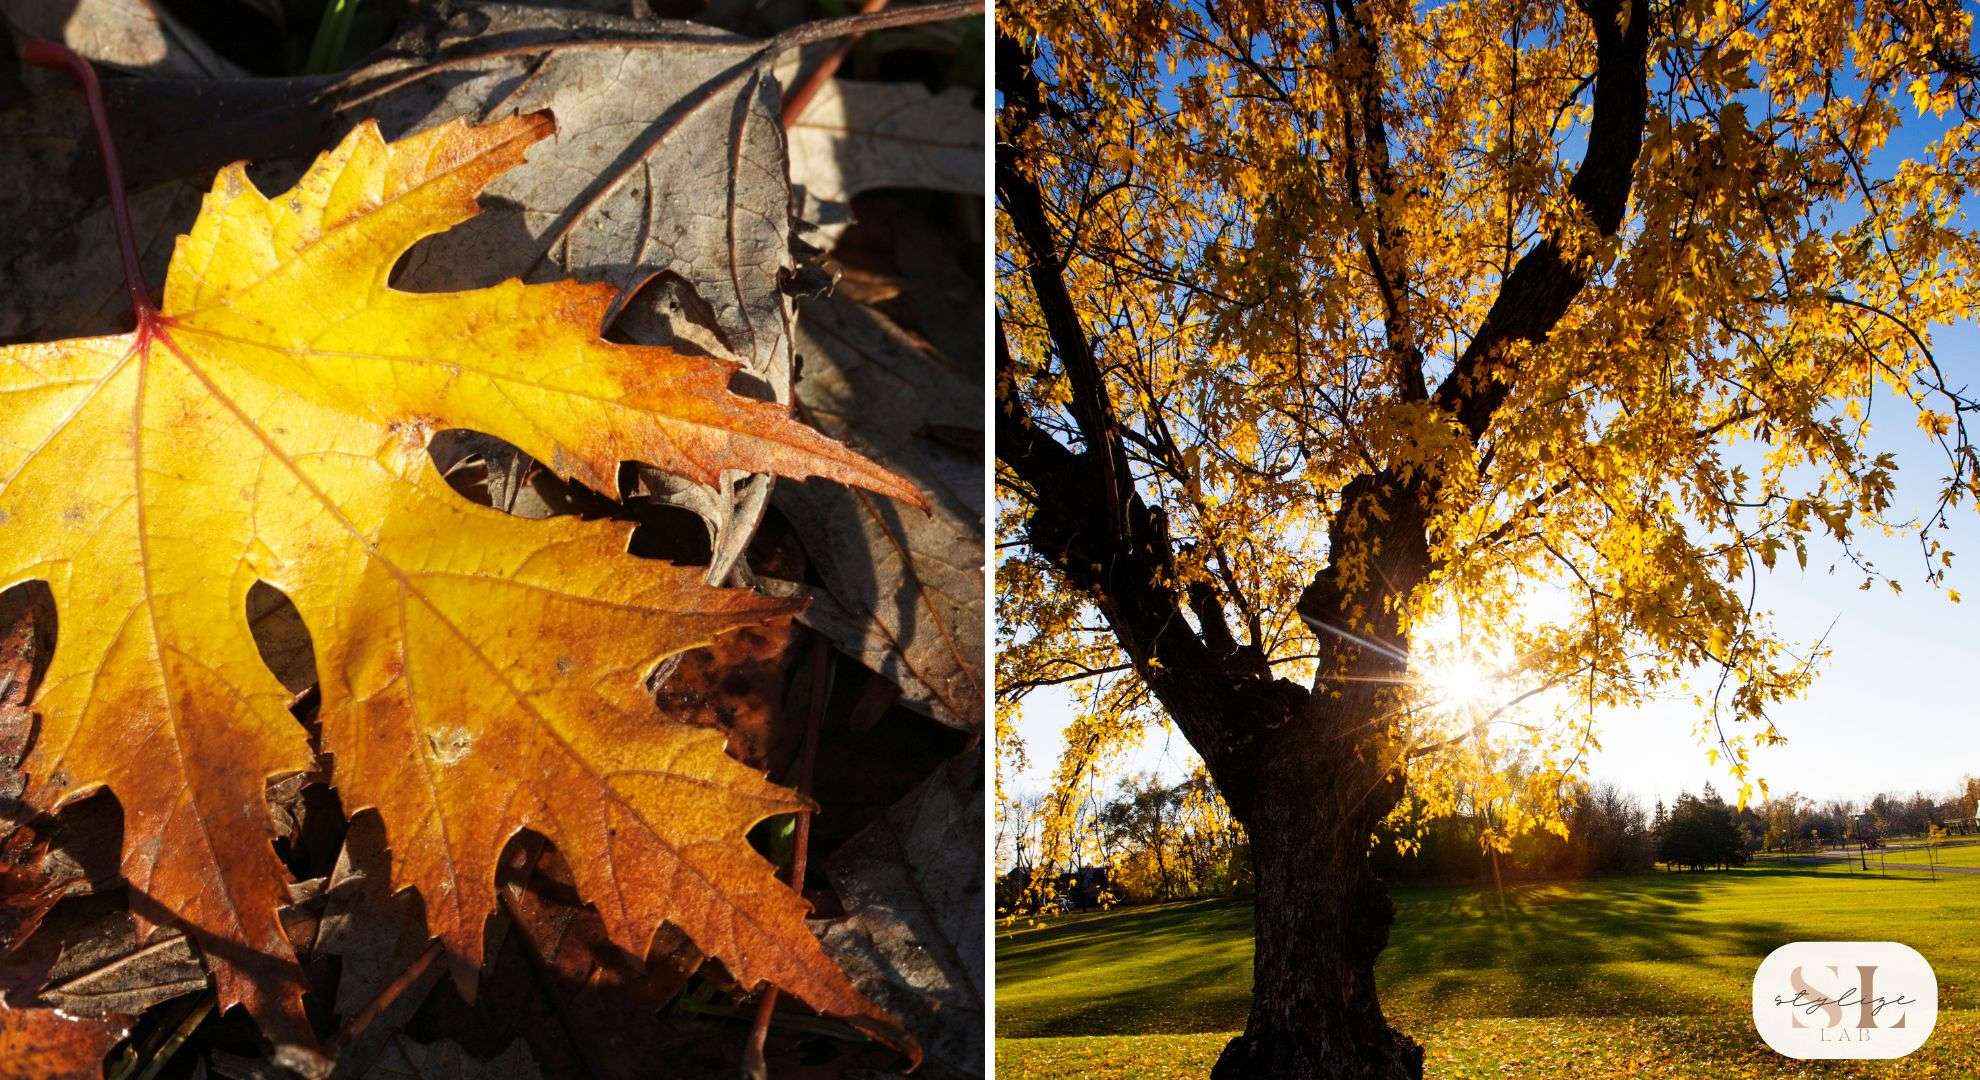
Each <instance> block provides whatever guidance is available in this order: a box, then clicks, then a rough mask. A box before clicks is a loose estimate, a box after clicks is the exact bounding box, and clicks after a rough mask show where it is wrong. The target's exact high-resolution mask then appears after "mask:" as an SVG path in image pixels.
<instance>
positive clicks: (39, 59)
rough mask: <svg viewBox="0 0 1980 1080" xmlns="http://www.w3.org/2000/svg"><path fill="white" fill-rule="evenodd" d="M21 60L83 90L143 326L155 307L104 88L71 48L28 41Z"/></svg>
mask: <svg viewBox="0 0 1980 1080" xmlns="http://www.w3.org/2000/svg"><path fill="white" fill-rule="evenodd" d="M21 59H23V60H25V61H27V62H28V63H30V64H33V65H34V66H35V67H42V68H57V69H60V70H63V71H67V72H68V73H69V74H70V76H72V77H73V78H74V79H75V80H76V84H77V85H78V86H80V87H82V93H83V100H84V101H86V102H88V103H89V122H90V126H91V127H94V128H95V129H96V149H97V152H98V153H100V154H101V155H102V156H103V179H104V182H105V183H107V184H109V186H110V217H111V220H112V221H114V222H115V223H116V226H117V248H118V250H119V251H121V252H122V253H123V256H124V285H125V287H126V288H128V289H129V290H130V293H131V310H132V311H133V312H135V313H136V314H137V317H138V323H139V324H140V325H142V324H143V323H144V322H145V316H146V315H147V314H149V313H150V312H153V311H156V310H157V305H155V304H153V303H152V302H151V293H150V291H149V290H147V289H146V288H145V287H144V272H143V271H142V270H141V269H140V268H139V267H138V254H137V234H136V233H135V231H134V230H132V228H131V208H130V205H129V203H128V202H126V200H125V198H124V170H123V169H122V168H121V167H119V165H118V164H117V143H116V141H115V140H113V139H112V138H111V137H110V118H109V116H108V115H107V114H106V113H105V112H104V111H103V88H102V86H101V85H99V84H98V83H97V81H96V69H95V68H93V67H91V66H90V64H89V61H87V60H84V59H83V58H82V57H80V56H78V55H76V52H75V50H74V49H71V48H69V47H68V46H66V45H59V44H57V43H55V42H53V41H41V40H32V41H29V42H28V43H27V46H26V47H25V48H23V49H22V50H21Z"/></svg>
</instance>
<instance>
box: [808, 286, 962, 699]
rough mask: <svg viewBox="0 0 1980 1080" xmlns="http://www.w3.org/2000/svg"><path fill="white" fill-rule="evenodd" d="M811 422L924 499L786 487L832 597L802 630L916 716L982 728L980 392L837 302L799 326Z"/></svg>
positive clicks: (867, 313)
mask: <svg viewBox="0 0 1980 1080" xmlns="http://www.w3.org/2000/svg"><path fill="white" fill-rule="evenodd" d="M797 330H798V349H799V353H800V355H801V357H802V360H803V368H804V370H803V375H802V378H801V380H800V382H799V384H798V399H799V401H800V402H801V404H802V406H803V408H804V410H805V416H806V418H807V419H809V420H810V421H811V422H812V423H815V424H817V425H818V427H819V428H820V429H821V430H823V431H826V432H830V433H831V434H833V435H835V436H837V437H839V438H842V439H845V440H846V441H847V442H849V443H851V444H852V445H854V446H857V447H858V448H859V449H860V450H862V451H863V452H865V453H867V454H870V455H872V456H873V457H874V459H875V460H878V461H882V462H886V463H887V464H889V465H890V466H892V467H893V468H897V469H899V470H900V471H902V472H903V473H905V474H907V475H908V476H910V477H912V478H913V479H914V481H915V482H916V483H917V484H919V485H920V486H921V487H922V488H923V489H924V490H926V491H928V492H929V493H930V497H931V507H932V509H931V512H929V513H925V514H924V513H915V512H913V511H909V510H905V509H904V508H902V507H900V506H897V505H894V504H890V503H888V502H887V501H886V500H883V499H873V498H868V497H866V496H865V495H864V494H863V493H860V492H851V491H844V490H833V489H830V488H826V487H824V486H822V485H813V484H807V485H803V486H799V485H785V486H784V487H781V488H779V489H778V491H777V493H776V496H775V502H776V504H777V505H778V506H779V507H781V508H782V509H783V511H784V513H785V516H787V517H788V518H790V520H791V524H792V526H793V527H794V528H795V529H796V530H797V532H798V535H799V536H800V537H801V538H802V540H803V543H804V549H805V554H806V555H807V556H809V557H810V560H811V563H812V565H813V566H814V567H815V568H816V570H817V573H818V575H819V577H820V578H821V579H822V580H823V581H824V585H825V587H824V588H823V589H822V590H817V591H815V592H813V593H812V601H813V603H812V606H811V607H810V608H809V609H807V610H806V611H805V614H804V621H805V622H807V623H809V624H810V625H811V626H812V627H814V628H815V629H817V630H819V631H820V632H822V633H824V634H825V635H826V636H828V637H830V638H831V639H832V641H833V643H834V644H836V645H838V646H839V647H840V648H842V649H844V650H846V651H847V652H848V653H851V654H852V655H853V656H856V657H858V658H859V659H860V660H861V662H862V663H864V664H865V665H866V666H867V667H869V668H871V669H872V670H874V671H877V672H879V673H881V674H882V675H885V676H886V677H887V678H889V679H891V680H893V681H894V682H895V683H896V684H898V685H899V686H900V688H901V701H902V703H903V704H906V705H908V706H909V707H911V708H913V709H915V710H917V711H919V712H921V713H924V714H927V715H929V716H933V717H934V718H936V719H937V720H940V721H942V722H943V723H945V724H947V725H949V726H950V727H954V728H959V729H961V730H964V731H980V730H982V727H983V418H982V411H981V410H982V391H981V388H980V387H981V383H980V381H978V380H977V379H974V378H971V377H969V376H967V375H965V374H964V372H963V371H962V370H961V369H960V367H959V366H958V365H955V364H953V363H950V362H948V361H946V360H945V359H944V358H943V357H941V356H938V355H935V354H933V353H931V352H929V351H928V350H926V349H925V348H922V347H920V346H919V345H918V344H917V343H915V342H914V341H912V340H910V338H909V337H908V335H907V334H906V333H905V332H903V331H902V330H901V329H900V328H899V327H898V326H895V325H894V324H893V323H892V322H890V321H889V320H888V319H887V318H886V316H884V315H882V314H880V313H879V312H877V311H875V310H873V309H872V308H869V307H866V306H864V305H861V304H857V303H853V302H852V301H849V300H845V299H842V298H838V297H821V298H818V299H815V300H810V301H807V302H806V303H805V305H804V308H803V318H801V319H799V320H798V324H797Z"/></svg>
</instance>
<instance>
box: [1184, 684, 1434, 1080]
mask: <svg viewBox="0 0 1980 1080" xmlns="http://www.w3.org/2000/svg"><path fill="white" fill-rule="evenodd" d="M1387 707H1388V706H1387V703H1386V700H1385V698H1384V696H1383V695H1381V694H1379V693H1376V692H1373V691H1372V690H1370V689H1368V684H1360V685H1357V686H1355V687H1354V688H1353V689H1350V690H1348V691H1347V692H1345V693H1343V694H1342V695H1341V696H1340V697H1339V698H1336V699H1334V700H1331V701H1325V702H1323V703H1322V710H1323V713H1322V715H1321V716H1319V717H1318V718H1316V717H1315V716H1313V715H1312V714H1311V713H1310V712H1306V713H1304V715H1301V716H1299V717H1297V718H1295V719H1293V720H1292V722H1290V723H1287V724H1284V725H1283V726H1280V727H1278V728H1277V729H1276V730H1275V731H1273V733H1272V734H1271V736H1270V737H1269V738H1267V739H1264V740H1261V741H1260V742H1259V743H1258V744H1256V745H1255V746H1254V747H1253V749H1252V752H1251V753H1250V754H1248V755H1247V757H1248V758H1249V760H1248V761H1247V762H1245V763H1242V764H1239V765H1233V764H1230V763H1227V765H1226V769H1225V771H1226V772H1227V773H1229V772H1231V771H1232V770H1233V769H1234V768H1235V769H1238V770H1240V771H1241V772H1242V773H1243V775H1242V777H1239V776H1231V777H1229V779H1230V780H1231V781H1232V783H1229V784H1226V783H1225V781H1226V778H1225V777H1218V778H1217V779H1218V782H1219V783H1220V784H1224V785H1225V790H1226V791H1232V790H1239V791H1242V792H1243V794H1242V795H1241V796H1239V798H1238V799H1237V800H1235V801H1234V802H1233V804H1232V810H1233V812H1234V813H1236V814H1237V815H1238V817H1239V820H1241V821H1242V822H1243V823H1244V826H1245V828H1246V830H1247V831H1248V832H1249V834H1250V836H1251V860H1252V869H1253V873H1254V875H1255V876H1256V879H1257V891H1258V900H1257V909H1256V910H1257V914H1256V919H1257V925H1256V933H1255V936H1256V950H1257V951H1256V954H1255V958H1254V960H1253V965H1252V979H1253V983H1252V991H1251V994H1252V997H1251V1016H1250V1019H1249V1020H1248V1021H1247V1023H1246V1025H1245V1031H1244V1034H1243V1035H1240V1036H1238V1037H1237V1038H1236V1039H1233V1040H1232V1041H1231V1043H1230V1044H1229V1045H1228V1046H1226V1047H1225V1048H1224V1052H1223V1054H1222V1056H1220V1057H1219V1058H1218V1059H1217V1066H1216V1068H1215V1070H1214V1071H1213V1072H1212V1073H1211V1076H1212V1078H1213V1080H1236V1078H1240V1077H1242V1078H1251V1077H1270V1078H1273V1080H1306V1078H1310V1077H1311V1078H1317V1077H1325V1078H1329V1080H1333V1078H1356V1080H1362V1078H1368V1080H1374V1078H1380V1080H1404V1078H1407V1080H1419V1078H1420V1077H1422V1075H1423V1049H1422V1047H1420V1046H1418V1045H1417V1044H1416V1043H1415V1042H1414V1041H1412V1040H1411V1039H1410V1038H1409V1037H1408V1036H1406V1035H1404V1034H1402V1033H1401V1032H1399V1031H1397V1030H1395V1029H1394V1028H1392V1027H1390V1026H1389V1024H1388V1022H1387V1020H1385V1019H1384V1018H1383V1016H1382V1006H1381V1002H1380V1001H1379V1000H1377V997H1376V993H1375V958H1376V957H1377V956H1378V955H1380V954H1381V952H1382V949H1383V948H1384V947H1386V946H1387V945H1388V942H1389V925H1390V924H1391V923H1392V922H1394V920H1395V905H1394V904H1393V903H1392V902H1391V901H1390V899H1389V893H1388V889H1387V887H1386V886H1384V885H1383V884H1382V882H1381V880H1380V879H1379V878H1377V877H1376V876H1375V872H1374V868H1373V867H1372V866H1371V865H1370V862H1369V833H1370V831H1371V830H1372V829H1373V828H1374V826H1375V825H1376V823H1377V822H1379V821H1380V820H1381V818H1382V817H1383V816H1384V815H1385V814H1387V813H1388V812H1389V810H1390V809H1391V808H1393V807H1394V806H1395V804H1396V801H1397V800H1398V799H1399V798H1400V797H1401V795H1402V780H1401V773H1400V771H1399V768H1398V765H1397V763H1396V762H1395V761H1394V760H1393V757H1392V755H1389V754H1387V753H1385V752H1384V751H1385V746H1384V743H1385V740H1386V739H1387V734H1386V733H1387V732H1388V730H1389V725H1388V724H1387V723H1385V722H1384V717H1383V716H1382V714H1381V712H1379V711H1378V710H1380V709H1386V708H1387ZM1240 785H1241V786H1240Z"/></svg>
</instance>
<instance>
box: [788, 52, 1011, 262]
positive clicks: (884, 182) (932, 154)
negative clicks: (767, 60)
mask: <svg viewBox="0 0 1980 1080" xmlns="http://www.w3.org/2000/svg"><path fill="white" fill-rule="evenodd" d="M798 72H799V67H798V65H797V64H796V63H795V62H793V63H789V64H786V65H784V66H782V67H780V68H779V69H778V75H779V76H780V77H782V78H783V80H784V83H785V85H787V86H788V85H790V84H791V82H792V81H793V80H794V79H795V78H797V76H798ZM788 133H789V137H790V144H791V186H792V187H793V188H795V189H797V190H798V192H799V194H800V195H801V197H802V200H803V209H802V210H800V211H799V215H800V216H801V217H802V218H803V219H804V220H805V221H807V222H810V223H811V225H812V227H813V228H814V229H815V230H816V233H815V235H814V236H812V237H811V238H810V239H811V240H812V242H813V243H814V244H817V245H818V246H820V247H827V248H829V247H831V246H832V245H833V244H835V243H837V241H838V239H839V237H841V236H843V235H844V234H845V231H846V228H847V226H849V225H850V224H851V223H852V205H851V204H852V199H853V196H855V195H858V194H861V193H863V192H868V191H877V190H879V189H881V188H916V189H920V190H924V191H953V192H956V193H958V194H962V195H979V194H981V193H982V192H983V108H982V106H981V105H979V104H978V103H977V102H976V100H975V98H974V96H973V95H972V94H971V93H970V92H969V91H967V90H964V89H962V88H960V87H950V88H948V89H946V90H943V91H942V92H941V93H939V94H938V93H933V92H931V91H929V90H928V89H927V88H926V87H924V86H922V85H921V84H920V83H882V82H862V81H859V80H856V79H827V80H826V81H825V83H824V84H823V85H822V86H820V87H819V88H818V92H817V93H816V94H814V95H813V96H812V98H811V101H810V102H809V103H807V104H806V105H805V107H804V112H803V113H802V114H800V115H799V116H798V118H797V120H796V121H795V122H793V123H792V124H791V125H790V128H789V131H788Z"/></svg>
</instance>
